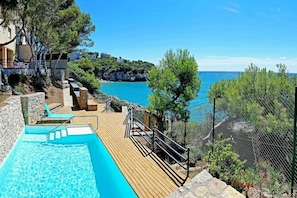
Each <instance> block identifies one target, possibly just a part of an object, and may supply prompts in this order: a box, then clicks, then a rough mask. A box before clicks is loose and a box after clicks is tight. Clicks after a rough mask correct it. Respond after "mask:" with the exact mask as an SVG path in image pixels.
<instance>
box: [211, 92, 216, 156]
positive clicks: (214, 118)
mask: <svg viewBox="0 0 297 198" xmlns="http://www.w3.org/2000/svg"><path fill="white" fill-rule="evenodd" d="M215 116H216V97H214V98H213V112H212V147H211V150H212V153H213V150H214V149H213V148H214V142H215V120H216V117H215Z"/></svg>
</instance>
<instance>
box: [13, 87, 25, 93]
mask: <svg viewBox="0 0 297 198" xmlns="http://www.w3.org/2000/svg"><path fill="white" fill-rule="evenodd" d="M14 90H15V91H16V92H19V93H22V94H25V93H26V91H25V89H24V88H23V87H20V86H14Z"/></svg>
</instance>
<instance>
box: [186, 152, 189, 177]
mask: <svg viewBox="0 0 297 198" xmlns="http://www.w3.org/2000/svg"><path fill="white" fill-rule="evenodd" d="M187 152H188V161H187V177H186V180H187V178H188V177H189V173H190V148H188V150H187Z"/></svg>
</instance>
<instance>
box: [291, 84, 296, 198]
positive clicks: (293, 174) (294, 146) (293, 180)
mask: <svg viewBox="0 0 297 198" xmlns="http://www.w3.org/2000/svg"><path fill="white" fill-rule="evenodd" d="M294 105H295V108H294V109H295V110H294V127H293V128H294V131H293V152H292V155H293V156H292V157H293V160H292V178H291V196H293V192H294V183H295V163H296V119H297V118H296V117H297V87H295V104H294Z"/></svg>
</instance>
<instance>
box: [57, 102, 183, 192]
mask: <svg viewBox="0 0 297 198" xmlns="http://www.w3.org/2000/svg"><path fill="white" fill-rule="evenodd" d="M103 107H104V105H103V104H98V109H97V111H85V110H80V111H72V109H71V108H65V107H63V108H62V109H61V110H60V112H61V113H72V114H74V116H77V115H78V116H85V115H97V116H98V117H99V126H98V129H97V130H96V133H97V135H98V136H99V137H100V139H101V140H102V142H103V143H104V145H105V147H106V148H107V150H108V151H109V153H110V154H111V156H112V157H113V159H114V161H115V162H116V164H117V165H118V167H119V169H120V170H121V172H122V173H123V175H124V176H125V177H126V179H127V181H128V182H129V183H130V185H131V186H132V188H133V189H134V191H135V192H136V193H137V195H138V196H139V197H165V196H167V195H169V194H170V193H171V192H173V191H174V190H176V189H177V188H178V186H177V185H176V184H175V183H174V182H173V181H172V180H171V179H170V178H169V176H168V175H166V173H165V172H164V170H162V169H161V168H160V166H159V165H158V164H157V163H156V162H155V161H154V160H153V157H157V156H153V157H151V156H143V154H142V153H141V152H140V151H139V150H138V148H137V147H136V145H135V143H133V141H132V140H131V139H130V138H124V137H125V129H126V126H125V125H124V124H123V123H124V120H125V115H123V114H121V113H102V110H103ZM72 123H73V124H92V126H93V128H94V129H95V127H96V119H95V118H86V117H75V118H74V119H73V121H72ZM150 155H154V154H150ZM157 158H158V157H157Z"/></svg>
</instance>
